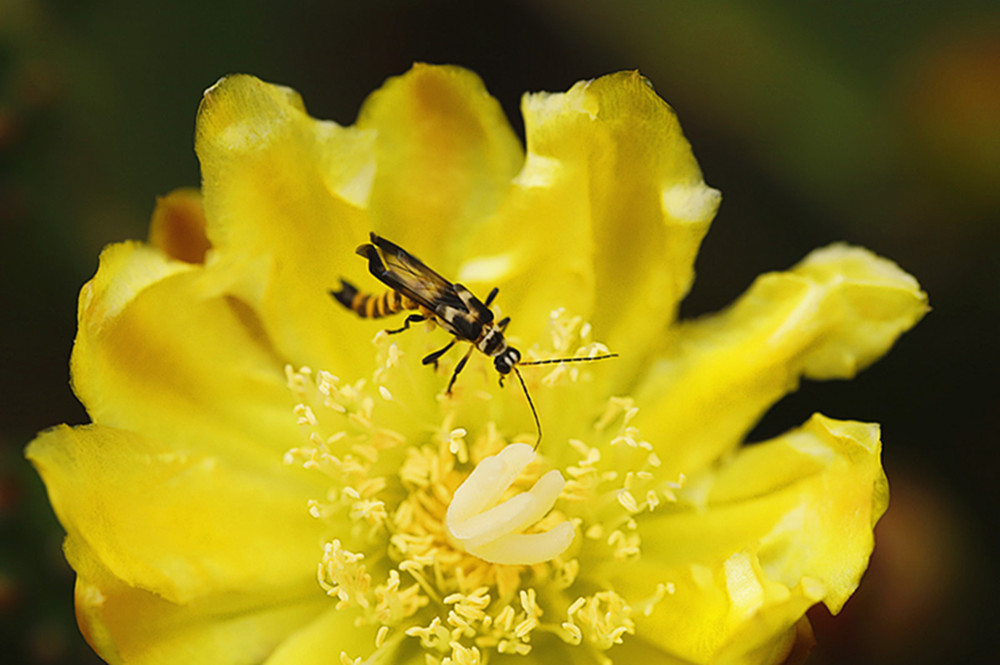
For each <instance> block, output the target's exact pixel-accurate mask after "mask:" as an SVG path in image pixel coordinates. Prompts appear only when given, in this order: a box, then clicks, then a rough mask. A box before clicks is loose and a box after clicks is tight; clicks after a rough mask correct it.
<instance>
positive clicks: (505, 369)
mask: <svg viewBox="0 0 1000 665" xmlns="http://www.w3.org/2000/svg"><path fill="white" fill-rule="evenodd" d="M370 237H371V242H370V243H365V244H363V245H361V246H359V247H358V249H357V253H358V254H360V255H361V256H363V257H365V258H366V259H368V270H369V271H370V272H371V274H372V275H374V276H375V278H376V279H378V280H379V281H380V282H382V283H383V284H385V285H386V286H388V287H389V290H388V291H386V292H384V293H382V294H379V295H372V294H369V293H363V292H361V291H358V289H357V287H355V286H354V285H353V284H351V283H350V282H347V281H345V280H343V279H341V280H340V290H333V289H331V290H330V295H332V296H333V297H334V298H336V299H337V301H338V302H339V303H340V304H342V305H343V306H344V307H347V308H348V309H350V310H352V311H353V312H355V313H356V314H357V315H358V316H361V317H362V318H372V319H378V318H382V317H385V316H390V315H392V314H396V313H398V312H401V311H403V310H416V313H415V314H410V315H409V316H407V317H406V320H405V321H403V327H402V328H397V329H395V330H387V331H386V332H387V333H389V334H390V335H392V334H395V333H400V332H403V331H404V330H406V329H407V328H409V327H410V324H411V323H420V322H421V321H433V322H434V323H436V324H437V325H439V326H441V327H442V328H444V329H445V330H447V331H448V332H450V333H451V334H452V335H454V336H455V337H454V339H452V340H451V341H450V342H448V344H446V345H445V346H444V347H443V348H441V349H438V350H437V351H434V352H433V353H430V354H428V355H427V356H425V357H424V359H423V364H424V365H433V366H434V368H435V369H437V366H438V360H439V359H440V358H441V356H442V355H444V354H445V353H446V352H447V351H448V350H449V349H450V348H451V347H452V346H454V345H455V342H458V341H463V342H470V343H471V344H472V346H471V347H470V348H469V350H468V351H467V352H466V354H465V355H464V356H462V359H461V360H459V361H458V364H457V365H455V370H454V371H453V372H452V375H451V380H450V381H449V382H448V390H447V391H446V392H447V393H448V394H451V389H452V386H454V385H455V379H457V378H458V375H459V373H460V372H461V371H462V369H463V368H464V367H465V363H466V362H467V361H468V360H469V356H471V355H472V352H473V350H475V349H479V350H480V351H481V352H483V353H484V354H486V355H487V356H489V357H490V358H493V366H494V367H495V368H496V370H497V372H499V373H500V385H501V386H503V380H504V378H506V376H507V375H508V374H510V372H511V370H513V371H514V374H516V375H517V380H518V381H519V382H520V383H521V389H522V390H524V396H525V397H526V398H527V400H528V406H530V407H531V415H532V416H533V417H534V419H535V427H536V428H537V429H538V441H541V439H542V426H541V423H539V421H538V413H537V412H536V411H535V405H534V403H533V402H532V401H531V395H530V394H528V388H527V386H525V385H524V379H523V378H521V373H520V372H519V371H518V369H517V366H518V365H547V364H551V363H561V362H587V361H591V360H604V359H605V358H614V357H616V356H617V355H618V354H617V353H606V354H603V355H599V356H591V357H588V358H552V359H549V360H536V361H532V362H521V352H520V351H518V350H517V349H515V348H514V347H513V346H511V345H510V344H508V343H507V340H506V339H504V336H503V333H504V331H505V330H506V329H507V324H508V323H510V317H509V316H507V317H504V318H502V319H500V320H499V321H494V320H493V319H494V317H493V311H492V310H491V309H490V304H491V303H492V302H493V299H494V298H496V296H497V292H498V291H499V289H497V288H495V287H494V288H493V290H491V291H490V293H489V295H488V296H486V301H485V302H482V301H480V300H479V299H478V298H477V297H476V296H475V295H473V293H472V292H471V291H469V289H467V288H465V287H464V286H462V285H461V284H453V283H452V282H449V281H448V280H447V279H445V278H444V277H442V276H441V275H439V274H438V273H436V272H435V271H433V270H431V269H430V268H428V267H427V266H426V265H424V263H423V262H422V261H421V260H420V259H418V258H417V257H415V256H413V255H412V254H410V253H409V252H407V251H406V250H405V249H403V248H402V247H400V246H399V245H397V244H395V243H393V242H390V241H388V240H386V239H385V238H383V237H381V236H379V235H376V234H375V233H371V234H370ZM535 445H536V446H537V445H538V443H537V442H536V443H535Z"/></svg>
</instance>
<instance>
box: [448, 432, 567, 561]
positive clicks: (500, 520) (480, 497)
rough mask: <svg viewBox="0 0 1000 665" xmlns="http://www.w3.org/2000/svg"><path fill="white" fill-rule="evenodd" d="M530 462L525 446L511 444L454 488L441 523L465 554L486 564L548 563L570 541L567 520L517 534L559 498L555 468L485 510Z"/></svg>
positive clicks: (560, 484) (560, 486) (561, 482)
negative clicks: (544, 530)
mask: <svg viewBox="0 0 1000 665" xmlns="http://www.w3.org/2000/svg"><path fill="white" fill-rule="evenodd" d="M534 458H535V451H534V450H533V449H532V448H531V446H529V445H527V444H524V443H514V444H511V445H509V446H507V447H506V448H504V449H503V450H501V451H500V452H499V453H497V454H496V455H493V456H490V457H487V458H485V459H484V460H483V461H482V462H480V463H479V465H478V466H477V467H476V468H475V469H473V471H472V473H471V474H469V477H468V478H467V479H466V480H465V482H464V483H462V485H461V486H460V487H459V488H458V489H457V490H455V494H454V496H453V498H452V500H451V503H450V504H449V506H448V512H447V514H446V516H445V524H446V525H447V528H448V532H449V534H450V535H451V537H452V538H453V539H454V540H455V541H456V543H458V544H459V545H460V546H461V547H462V548H463V549H465V551H466V552H468V553H469V554H472V555H474V556H477V557H479V558H481V559H483V560H485V561H489V562H491V563H501V564H510V565H532V564H536V563H542V562H543V561H549V560H551V559H554V558H555V557H556V556H558V555H559V554H561V553H562V552H564V551H565V550H566V549H567V548H568V547H569V546H570V544H571V543H572V542H573V535H574V528H573V524H572V523H571V522H568V521H565V522H562V523H560V524H558V525H556V526H555V527H554V528H552V529H550V530H548V531H546V532H544V533H534V534H523V533H521V531H523V530H524V529H526V528H527V527H529V526H531V525H532V524H534V523H535V522H537V521H538V520H539V519H541V518H542V517H543V516H544V515H545V514H546V513H547V512H548V511H549V510H550V509H551V508H552V506H553V505H554V504H555V502H556V499H558V498H559V494H560V492H562V490H563V487H564V486H565V481H564V480H563V477H562V474H560V473H559V471H557V470H552V471H549V472H548V473H546V474H545V475H543V476H542V477H541V478H540V479H539V480H538V482H537V483H535V485H534V487H532V488H531V490H529V491H528V492H525V493H523V494H518V495H515V496H514V497H511V498H510V499H508V500H506V501H504V502H503V503H501V504H499V505H497V506H495V507H492V508H490V506H493V504H495V503H496V502H497V500H499V499H500V497H501V496H502V495H503V494H504V492H506V491H507V489H508V488H509V487H510V486H511V484H513V482H514V480H515V479H516V478H517V476H518V475H520V473H521V471H522V470H524V468H525V467H526V466H528V464H529V463H530V462H531V461H532V460H533V459H534Z"/></svg>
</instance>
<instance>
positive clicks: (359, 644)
mask: <svg viewBox="0 0 1000 665" xmlns="http://www.w3.org/2000/svg"><path fill="white" fill-rule="evenodd" d="M329 602H330V604H331V605H332V604H333V601H329ZM355 619H356V616H355V615H354V613H352V612H344V611H341V610H337V609H334V608H333V607H329V608H327V609H326V610H325V611H323V612H322V613H319V614H317V615H316V616H314V617H311V620H310V621H309V623H308V624H306V625H304V626H303V627H302V628H300V629H299V630H298V631H296V632H295V634H294V635H292V636H291V637H290V638H289V639H288V640H286V641H285V642H283V643H282V644H281V646H280V647H279V648H278V649H277V650H275V652H274V653H273V654H271V656H270V657H269V658H268V659H267V660H266V661H264V665H332V664H334V663H341V662H343V661H342V660H341V659H340V654H341V653H343V654H345V655H347V656H348V657H349V658H351V659H352V660H353V659H354V658H357V657H359V656H360V657H368V655H369V654H370V653H371V652H372V651H374V650H375V630H374V629H373V628H372V627H370V626H364V627H359V626H356V625H355ZM399 634H400V635H401V633H399ZM397 642H398V640H395V641H394V642H393V644H392V645H391V646H390V645H386V647H384V648H383V649H382V650H380V653H379V656H377V657H373V658H372V659H371V660H366V661H365V662H366V663H373V665H374V663H379V662H386V663H395V662H399V661H398V660H395V659H389V657H390V656H391V654H392V652H393V649H392V648H391V647H392V646H395V645H396V643H397ZM382 659H386V660H382Z"/></svg>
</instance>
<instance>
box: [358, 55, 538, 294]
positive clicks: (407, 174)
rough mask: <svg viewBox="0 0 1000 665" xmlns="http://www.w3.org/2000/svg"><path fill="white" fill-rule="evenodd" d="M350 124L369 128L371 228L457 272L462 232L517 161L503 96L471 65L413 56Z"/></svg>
mask: <svg viewBox="0 0 1000 665" xmlns="http://www.w3.org/2000/svg"><path fill="white" fill-rule="evenodd" d="M357 128H358V129H359V130H362V131H371V132H373V133H374V134H375V135H376V139H375V160H376V164H377V166H376V170H375V176H374V180H373V183H372V191H371V198H370V214H371V220H372V227H373V228H374V230H376V231H378V232H379V233H380V234H384V235H385V236H386V237H387V238H389V239H391V240H393V241H394V242H396V243H399V244H400V245H402V246H403V247H405V248H406V249H407V250H408V251H411V252H413V253H414V254H415V255H417V256H419V257H420V258H421V259H422V260H423V261H425V262H427V263H428V265H430V266H432V267H433V268H434V269H436V270H438V271H441V272H442V274H443V275H445V276H446V277H448V278H449V279H452V280H454V279H457V278H456V276H455V275H454V274H453V272H452V271H453V268H454V266H455V263H456V260H457V259H458V257H459V256H460V254H458V253H457V252H460V251H461V250H463V249H465V238H466V235H467V234H468V233H469V232H470V231H471V229H472V228H474V227H475V225H477V224H479V223H481V222H482V221H484V220H485V219H486V218H487V217H489V216H491V215H493V214H494V212H495V211H496V209H497V207H498V206H499V205H500V203H501V202H502V201H503V199H504V196H505V195H506V194H507V189H508V188H509V186H510V181H511V179H512V178H513V177H514V175H516V174H517V172H518V170H519V169H520V168H521V163H522V161H523V154H522V150H521V145H520V143H519V141H518V140H517V137H516V136H515V135H514V132H513V131H512V130H511V128H510V124H509V123H508V122H507V119H506V118H505V117H504V114H503V110H502V109H501V107H500V104H498V103H497V101H496V100H495V99H494V98H493V97H491V96H490V95H489V93H488V92H487V91H486V88H485V87H484V86H483V82H482V81H481V80H480V79H479V77H478V76H476V75H475V74H473V73H472V72H470V71H468V70H465V69H462V68H460V67H449V66H432V65H424V64H416V65H414V66H413V68H412V69H410V71H408V72H407V73H405V74H403V75H402V76H397V77H394V78H391V79H389V80H388V81H386V82H385V84H384V85H383V86H382V88H381V89H379V90H377V91H376V92H374V93H373V94H372V95H371V96H369V97H368V99H367V100H365V103H364V106H362V108H361V113H360V114H359V115H358V121H357ZM449 250H450V252H452V253H451V254H449V253H448V252H449ZM481 296H485V294H481Z"/></svg>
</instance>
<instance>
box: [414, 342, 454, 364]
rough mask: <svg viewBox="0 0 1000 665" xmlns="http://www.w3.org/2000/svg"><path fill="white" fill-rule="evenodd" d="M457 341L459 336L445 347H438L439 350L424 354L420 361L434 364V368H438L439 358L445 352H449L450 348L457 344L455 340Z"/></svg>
mask: <svg viewBox="0 0 1000 665" xmlns="http://www.w3.org/2000/svg"><path fill="white" fill-rule="evenodd" d="M457 341H458V338H457V337H455V338H454V339H452V340H451V341H450V342H448V344H446V345H445V347H444V348H443V349H438V350H437V351H434V352H433V353H428V354H427V355H426V356H424V359H423V360H421V361H420V362H422V363H423V364H425V365H434V369H437V368H438V358H440V357H441V356H443V355H444V354H445V353H447V352H448V349H450V348H451V347H453V346H455V342H457Z"/></svg>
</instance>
